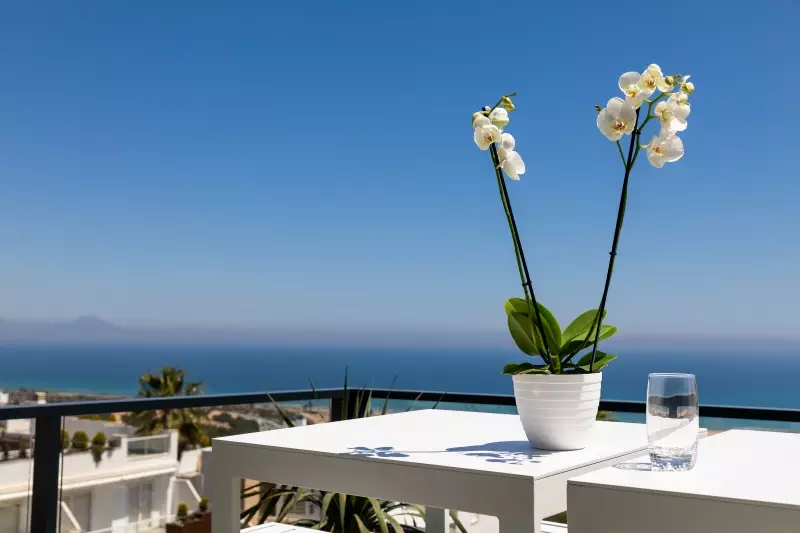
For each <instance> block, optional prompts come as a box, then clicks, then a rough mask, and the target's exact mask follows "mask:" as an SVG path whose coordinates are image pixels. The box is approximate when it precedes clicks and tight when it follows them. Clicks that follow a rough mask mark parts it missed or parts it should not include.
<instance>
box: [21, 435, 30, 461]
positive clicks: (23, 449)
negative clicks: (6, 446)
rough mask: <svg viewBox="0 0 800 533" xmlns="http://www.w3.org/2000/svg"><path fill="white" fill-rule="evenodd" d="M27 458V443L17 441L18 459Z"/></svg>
mask: <svg viewBox="0 0 800 533" xmlns="http://www.w3.org/2000/svg"><path fill="white" fill-rule="evenodd" d="M27 457H28V443H27V442H25V441H24V440H23V439H19V458H20V459H26V458H27Z"/></svg>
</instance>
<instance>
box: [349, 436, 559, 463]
mask: <svg viewBox="0 0 800 533" xmlns="http://www.w3.org/2000/svg"><path fill="white" fill-rule="evenodd" d="M435 453H454V454H459V455H465V456H468V457H481V458H484V459H485V460H486V462H487V463H505V464H514V465H523V464H530V463H538V462H539V461H540V460H539V458H540V457H543V456H545V455H549V454H551V453H553V452H548V451H545V450H535V449H533V448H531V445H530V443H529V442H528V441H526V440H525V441H499V442H487V443H485V444H476V445H473V446H459V447H455V448H447V449H444V450H416V451H409V450H397V449H395V448H394V447H393V446H380V447H374V448H373V447H367V446H353V447H350V448H348V449H347V451H346V452H344V454H343V455H352V456H355V457H378V458H385V459H391V458H400V457H411V456H412V455H414V454H426V455H428V454H435Z"/></svg>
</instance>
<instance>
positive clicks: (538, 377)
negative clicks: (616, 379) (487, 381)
mask: <svg viewBox="0 0 800 533" xmlns="http://www.w3.org/2000/svg"><path fill="white" fill-rule="evenodd" d="M513 380H514V398H515V399H516V402H517V411H518V412H519V418H520V421H522V427H523V429H525V434H526V435H527V437H528V440H529V441H530V443H531V445H532V446H533V447H534V448H538V449H540V450H580V449H581V448H585V447H586V444H587V443H588V442H589V439H590V438H591V434H592V428H593V427H594V421H595V419H596V418H597V409H598V407H599V405H600V386H601V384H602V381H603V374H602V373H601V372H598V373H596V374H570V375H550V374H518V375H515V376H513Z"/></svg>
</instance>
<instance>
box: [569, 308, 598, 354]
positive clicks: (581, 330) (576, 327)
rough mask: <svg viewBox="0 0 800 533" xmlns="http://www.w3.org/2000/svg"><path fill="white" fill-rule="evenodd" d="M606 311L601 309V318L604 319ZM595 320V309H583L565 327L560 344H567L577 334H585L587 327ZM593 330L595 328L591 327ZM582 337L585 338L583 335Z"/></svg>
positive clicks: (587, 330)
mask: <svg viewBox="0 0 800 533" xmlns="http://www.w3.org/2000/svg"><path fill="white" fill-rule="evenodd" d="M607 314H608V311H603V319H604V320H605V318H606V315H607ZM596 320H597V309H589V310H588V311H584V312H583V313H581V314H580V315H578V317H577V318H576V319H575V320H573V321H572V322H570V324H569V326H567V329H565V330H564V332H563V333H562V334H561V345H562V346H566V345H567V344H569V342H570V341H571V340H573V339H574V338H576V337H577V336H578V335H585V334H586V333H588V332H589V328H592V325H595V324H596V323H595V321H596ZM592 329H593V330H594V329H595V328H592ZM584 338H586V337H585V336H584Z"/></svg>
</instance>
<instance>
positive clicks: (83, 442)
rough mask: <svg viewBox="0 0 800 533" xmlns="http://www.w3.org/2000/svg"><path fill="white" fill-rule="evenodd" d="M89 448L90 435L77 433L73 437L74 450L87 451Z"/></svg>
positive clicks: (83, 432)
mask: <svg viewBox="0 0 800 533" xmlns="http://www.w3.org/2000/svg"><path fill="white" fill-rule="evenodd" d="M88 447H89V435H87V434H86V432H85V431H76V432H75V433H74V434H73V435H72V448H73V449H74V450H79V451H85V450H86V449H87V448H88Z"/></svg>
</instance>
